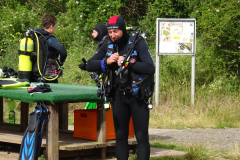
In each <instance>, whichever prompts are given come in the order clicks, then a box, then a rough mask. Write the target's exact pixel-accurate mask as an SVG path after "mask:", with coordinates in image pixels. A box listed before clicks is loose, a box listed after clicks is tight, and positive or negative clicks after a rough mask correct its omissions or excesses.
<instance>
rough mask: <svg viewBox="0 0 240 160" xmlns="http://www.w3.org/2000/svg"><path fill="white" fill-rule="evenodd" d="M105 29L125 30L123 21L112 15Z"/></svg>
mask: <svg viewBox="0 0 240 160" xmlns="http://www.w3.org/2000/svg"><path fill="white" fill-rule="evenodd" d="M107 29H108V30H109V29H120V30H122V31H124V30H126V26H125V22H124V20H123V18H122V17H120V16H112V17H111V18H110V19H109V20H108V24H107Z"/></svg>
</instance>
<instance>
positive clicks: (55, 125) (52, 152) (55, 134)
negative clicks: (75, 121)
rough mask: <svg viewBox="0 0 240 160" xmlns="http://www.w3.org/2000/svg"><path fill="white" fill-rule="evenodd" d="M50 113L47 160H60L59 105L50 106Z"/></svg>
mask: <svg viewBox="0 0 240 160" xmlns="http://www.w3.org/2000/svg"><path fill="white" fill-rule="evenodd" d="M47 106H48V109H49V111H50V115H49V121H48V125H47V134H46V135H47V137H46V140H47V146H46V150H47V160H58V159H59V143H58V140H59V115H58V114H59V112H58V104H56V105H51V104H48V105H47Z"/></svg>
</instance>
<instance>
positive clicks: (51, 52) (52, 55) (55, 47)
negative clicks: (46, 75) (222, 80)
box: [33, 29, 67, 83]
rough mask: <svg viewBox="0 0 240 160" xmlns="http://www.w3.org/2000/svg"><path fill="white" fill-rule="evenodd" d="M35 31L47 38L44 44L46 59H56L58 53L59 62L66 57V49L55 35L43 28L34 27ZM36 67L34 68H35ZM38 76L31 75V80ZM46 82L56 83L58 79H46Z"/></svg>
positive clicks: (63, 60)
mask: <svg viewBox="0 0 240 160" xmlns="http://www.w3.org/2000/svg"><path fill="white" fill-rule="evenodd" d="M34 30H35V31H37V32H39V33H41V34H42V35H43V36H44V37H45V38H47V44H46V45H45V49H46V50H47V59H53V60H56V59H57V58H58V57H59V55H60V59H59V60H60V62H61V63H64V62H65V60H66V58H67V50H66V48H65V47H64V46H63V45H62V44H61V43H60V42H59V41H58V40H57V38H56V37H54V36H51V35H50V33H48V32H47V31H45V30H43V29H34ZM35 69H36V68H35ZM33 70H34V69H33ZM39 77H40V76H36V75H34V76H33V81H34V82H37V79H38V78H39ZM45 82H47V83H58V80H57V79H56V80H53V81H46V80H45Z"/></svg>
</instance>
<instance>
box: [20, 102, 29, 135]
mask: <svg viewBox="0 0 240 160" xmlns="http://www.w3.org/2000/svg"><path fill="white" fill-rule="evenodd" d="M28 113H29V103H25V102H21V117H20V119H21V122H20V131H21V132H24V131H25V130H26V129H27V126H28Z"/></svg>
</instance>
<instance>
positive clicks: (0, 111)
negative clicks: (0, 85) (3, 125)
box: [0, 97, 3, 122]
mask: <svg viewBox="0 0 240 160" xmlns="http://www.w3.org/2000/svg"><path fill="white" fill-rule="evenodd" d="M0 122H3V97H0Z"/></svg>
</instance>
